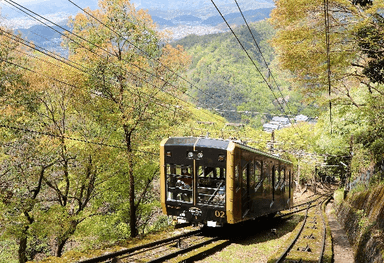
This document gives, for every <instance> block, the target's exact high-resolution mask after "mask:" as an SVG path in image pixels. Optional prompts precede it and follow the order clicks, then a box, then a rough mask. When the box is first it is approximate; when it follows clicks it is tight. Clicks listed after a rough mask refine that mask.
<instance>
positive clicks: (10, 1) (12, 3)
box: [4, 0, 207, 106]
mask: <svg viewBox="0 0 384 263" xmlns="http://www.w3.org/2000/svg"><path fill="white" fill-rule="evenodd" d="M4 1H5V2H7V3H8V4H10V5H12V6H13V7H15V8H17V9H18V10H20V11H21V12H23V13H25V14H26V15H28V16H30V17H32V18H33V19H35V20H36V21H38V22H40V23H42V24H43V25H45V26H47V27H49V28H51V29H52V30H54V31H55V32H57V33H59V34H60V35H62V36H64V37H66V38H68V39H70V40H71V41H73V42H74V43H76V44H78V45H79V46H82V47H83V48H86V47H85V46H84V45H82V44H80V43H78V42H77V41H75V40H73V39H72V38H70V37H69V36H68V35H66V34H64V33H62V32H60V31H58V30H56V29H55V28H53V27H52V26H50V25H48V24H47V23H45V22H43V21H41V20H40V19H38V18H36V17H35V16H37V17H39V18H41V19H43V20H45V21H47V22H49V23H51V24H53V25H55V26H56V27H58V28H60V29H61V30H63V31H65V32H67V33H69V34H71V35H74V36H76V37H77V38H79V39H81V40H82V41H84V42H87V43H89V44H90V45H92V46H94V47H96V48H98V49H100V50H102V51H104V52H106V53H108V54H110V55H112V56H115V54H113V53H112V52H110V51H108V50H106V49H104V48H102V47H100V46H98V45H96V44H94V43H92V42H90V41H89V40H87V39H85V38H83V37H81V36H79V35H78V34H75V33H73V32H71V31H69V30H67V29H65V28H63V27H62V26H60V25H58V24H56V23H54V22H52V21H50V20H49V19H46V18H45V17H43V16H41V15H39V14H37V13H35V12H33V11H32V10H30V9H28V8H26V7H24V6H22V5H20V4H18V3H16V2H14V1H12V0H4ZM23 9H24V10H23ZM25 10H26V11H25ZM28 12H29V13H28ZM30 13H31V14H33V15H31V14H30ZM34 15H35V16H34ZM86 49H87V50H89V51H90V52H92V53H94V54H95V55H97V56H100V55H99V54H97V53H95V52H94V51H93V50H91V49H89V48H86ZM123 61H125V60H123ZM126 62H127V63H129V61H126ZM132 65H133V66H134V67H136V68H138V69H139V70H140V71H144V72H146V73H148V74H149V75H151V76H153V77H155V78H157V79H160V80H161V81H162V82H164V83H165V84H166V85H169V86H171V87H173V88H175V89H178V90H180V89H179V88H178V87H176V86H175V85H173V84H171V83H169V82H168V81H167V80H164V78H162V77H160V76H157V75H155V74H153V73H152V72H149V71H147V70H145V69H143V68H141V67H140V66H138V65H135V64H132ZM126 72H127V73H129V74H131V75H132V76H134V77H137V78H139V79H140V80H142V81H144V82H146V83H147V84H149V85H151V86H154V87H155V88H158V89H160V88H159V87H157V86H155V85H154V84H152V83H150V82H149V81H148V80H146V79H143V78H140V77H139V76H137V75H136V74H134V73H132V72H130V71H126ZM160 90H161V91H162V92H164V93H167V94H168V95H170V96H172V97H174V98H175V99H177V100H181V101H183V102H185V103H187V104H191V103H189V102H187V101H184V100H182V99H180V98H179V97H177V96H175V95H173V94H171V93H168V92H167V91H164V90H163V89H160ZM181 92H182V93H183V94H184V95H186V96H188V97H190V98H191V99H193V100H195V101H197V100H196V99H195V98H193V97H192V96H191V95H189V94H187V93H186V92H184V91H181ZM204 104H205V103H204ZM192 105H193V104H192ZM193 106H194V105H193ZM206 106H207V105H206Z"/></svg>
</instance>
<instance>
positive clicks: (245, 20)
mask: <svg viewBox="0 0 384 263" xmlns="http://www.w3.org/2000/svg"><path fill="white" fill-rule="evenodd" d="M234 1H235V3H236V5H237V8H238V9H239V12H240V14H241V16H242V17H243V20H244V22H245V25H246V26H247V28H248V31H249V33H250V34H251V36H252V38H253V41H254V43H255V45H256V47H257V49H258V51H259V53H260V55H261V57H262V58H263V61H264V64H265V66H266V68H267V70H268V73H269V75H270V76H271V77H272V79H273V81H274V83H275V85H276V87H277V90H278V91H279V93H280V95H281V97H282V99H283V100H284V104H285V105H286V106H287V108H288V111H289V113H290V114H291V115H292V111H291V108H290V107H289V105H288V102H287V101H286V100H285V98H284V95H283V93H282V91H281V89H280V87H279V85H278V84H277V81H276V79H275V77H274V76H273V74H272V71H271V69H270V68H269V66H268V63H267V61H266V59H265V57H264V55H263V52H262V51H261V48H260V46H259V44H258V43H257V41H256V38H255V36H254V34H253V32H252V30H251V28H250V26H249V24H248V21H247V19H246V18H245V16H244V14H243V11H242V10H241V8H240V5H239V4H238V2H237V0H234ZM260 74H261V72H260ZM284 112H285V111H284ZM286 116H287V118H288V121H289V122H290V123H291V124H292V127H293V128H294V129H295V130H296V128H295V126H294V125H293V124H294V123H293V122H292V121H291V118H289V115H288V114H286ZM299 129H300V128H299ZM300 131H301V130H300ZM296 132H298V131H297V130H296ZM301 132H302V131H301ZM298 133H299V132H298Z"/></svg>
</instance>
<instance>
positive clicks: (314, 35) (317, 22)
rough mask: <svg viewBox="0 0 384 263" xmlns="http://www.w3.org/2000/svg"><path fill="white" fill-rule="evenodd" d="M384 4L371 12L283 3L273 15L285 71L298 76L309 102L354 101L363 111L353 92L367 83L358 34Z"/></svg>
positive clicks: (344, 5) (347, 5)
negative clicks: (362, 66)
mask: <svg viewBox="0 0 384 263" xmlns="http://www.w3.org/2000/svg"><path fill="white" fill-rule="evenodd" d="M382 5H383V4H382V3H380V1H375V2H374V3H373V4H372V5H371V6H370V7H369V11H365V10H364V9H362V8H360V7H358V6H355V5H353V4H352V3H351V2H350V1H320V0H319V1H302V2H300V3H296V2H292V1H278V2H277V7H276V9H274V10H273V11H272V15H271V21H272V22H273V24H274V25H275V27H276V29H277V30H278V32H277V34H276V37H275V38H274V39H273V44H274V47H275V48H276V50H277V52H278V54H279V60H280V63H281V67H282V68H283V69H286V70H289V71H290V72H291V73H292V74H293V77H294V78H293V81H294V82H295V86H296V87H297V88H298V89H299V90H301V91H302V93H303V95H304V96H305V97H306V98H307V99H311V100H320V101H323V102H325V101H328V100H329V99H332V100H333V101H336V102H343V101H348V102H352V103H354V105H355V106H357V107H358V106H359V105H358V104H356V102H355V101H354V100H353V96H352V93H353V88H354V87H357V86H358V85H359V84H360V83H366V78H365V76H364V74H363V73H362V70H361V67H359V66H356V64H359V62H360V60H361V53H360V52H358V50H357V49H356V43H355V42H354V39H355V38H354V35H355V32H356V30H357V28H359V27H360V26H359V25H361V24H365V21H366V19H367V18H369V16H370V13H374V12H376V11H377V10H380V7H382ZM375 10H376V11H375ZM326 21H329V23H326ZM354 25H356V26H354ZM328 58H329V65H330V69H329V70H328V63H327V61H328ZM328 74H329V78H328ZM329 80H330V83H329ZM329 89H331V93H332V97H331V98H329V97H328V93H329Z"/></svg>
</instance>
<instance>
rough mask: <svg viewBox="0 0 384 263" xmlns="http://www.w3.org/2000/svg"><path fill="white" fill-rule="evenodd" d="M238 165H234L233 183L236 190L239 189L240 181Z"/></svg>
mask: <svg viewBox="0 0 384 263" xmlns="http://www.w3.org/2000/svg"><path fill="white" fill-rule="evenodd" d="M239 173H240V172H239V166H238V165H236V166H235V185H236V192H237V191H239V190H240V187H241V183H240V175H239Z"/></svg>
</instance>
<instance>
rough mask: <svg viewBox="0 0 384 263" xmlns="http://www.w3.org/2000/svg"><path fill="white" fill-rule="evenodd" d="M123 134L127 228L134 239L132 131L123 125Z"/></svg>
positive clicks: (135, 224) (135, 226)
mask: <svg viewBox="0 0 384 263" xmlns="http://www.w3.org/2000/svg"><path fill="white" fill-rule="evenodd" d="M124 132H125V143H126V146H127V152H128V164H129V171H128V180H129V227H130V230H131V237H136V236H137V235H138V230H137V222H136V221H137V218H136V205H135V177H134V168H133V165H134V161H133V154H132V146H131V143H132V141H131V140H132V137H131V136H132V132H133V130H130V129H129V128H128V127H127V126H126V125H124Z"/></svg>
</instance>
